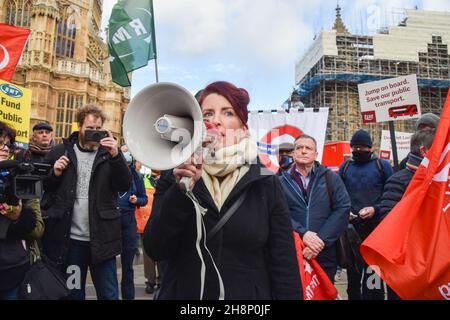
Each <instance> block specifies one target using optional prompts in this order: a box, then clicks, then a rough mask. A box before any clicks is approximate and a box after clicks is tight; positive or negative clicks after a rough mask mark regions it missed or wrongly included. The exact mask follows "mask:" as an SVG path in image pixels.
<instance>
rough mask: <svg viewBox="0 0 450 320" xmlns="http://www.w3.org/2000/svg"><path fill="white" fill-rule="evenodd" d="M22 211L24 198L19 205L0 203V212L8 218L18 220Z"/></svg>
mask: <svg viewBox="0 0 450 320" xmlns="http://www.w3.org/2000/svg"><path fill="white" fill-rule="evenodd" d="M21 212H22V200H19V204H18V205H17V206H12V205H8V204H6V203H2V204H1V205H0V214H1V215H2V216H4V217H5V218H6V219H8V220H11V221H16V220H17V219H19V217H20V213H21Z"/></svg>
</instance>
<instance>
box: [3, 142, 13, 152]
mask: <svg viewBox="0 0 450 320" xmlns="http://www.w3.org/2000/svg"><path fill="white" fill-rule="evenodd" d="M12 149H13V147H12V145H11V144H8V143H5V142H4V141H0V151H12Z"/></svg>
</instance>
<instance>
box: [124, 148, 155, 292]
mask: <svg viewBox="0 0 450 320" xmlns="http://www.w3.org/2000/svg"><path fill="white" fill-rule="evenodd" d="M120 149H121V150H122V152H123V156H124V157H125V161H126V162H127V164H128V166H129V168H130V171H131V176H132V179H131V188H130V190H128V191H127V192H123V193H119V197H118V206H119V208H120V212H121V213H122V253H121V255H120V259H121V264H122V281H121V283H120V287H121V292H122V299H123V300H134V297H135V290H134V270H133V260H134V256H135V254H136V250H137V249H138V243H139V240H138V233H137V225H136V216H135V209H136V208H137V207H143V206H145V205H146V204H147V201H148V197H147V193H146V192H145V186H144V178H143V176H142V175H141V174H140V173H139V172H137V171H136V168H135V166H134V164H133V158H132V156H131V153H130V152H129V151H128V148H127V146H122V147H121V148H120Z"/></svg>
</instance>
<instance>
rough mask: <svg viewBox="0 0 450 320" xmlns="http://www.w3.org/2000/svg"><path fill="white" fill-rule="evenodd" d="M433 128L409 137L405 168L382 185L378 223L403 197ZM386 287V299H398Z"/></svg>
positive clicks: (432, 135)
mask: <svg viewBox="0 0 450 320" xmlns="http://www.w3.org/2000/svg"><path fill="white" fill-rule="evenodd" d="M435 132H436V131H435V130H434V129H423V130H419V131H418V132H416V133H415V134H414V135H413V136H412V137H411V152H410V154H409V157H408V161H407V163H406V168H405V169H403V170H400V171H398V172H397V173H395V174H394V175H393V176H391V177H390V178H389V179H388V180H387V182H386V185H385V186H384V192H383V196H382V197H381V201H380V204H379V205H377V206H375V211H376V215H375V219H376V220H377V221H378V223H380V222H381V221H383V219H384V218H386V216H387V215H388V214H389V212H391V211H392V209H394V207H395V206H396V205H397V203H398V202H400V200H401V199H402V197H403V194H404V193H405V192H406V189H407V188H408V186H409V183H410V182H411V180H412V178H413V177H414V174H415V173H416V171H417V169H418V167H419V166H420V163H421V162H422V160H423V158H424V157H425V155H426V154H427V152H428V150H429V149H430V148H431V146H432V144H433V139H434V134H435ZM387 288H388V300H399V299H400V298H399V297H398V296H397V295H396V294H395V292H394V291H392V289H391V288H389V286H388V287H387Z"/></svg>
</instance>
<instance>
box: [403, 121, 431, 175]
mask: <svg viewBox="0 0 450 320" xmlns="http://www.w3.org/2000/svg"><path fill="white" fill-rule="evenodd" d="M439 120H440V118H439V117H438V116H437V115H435V114H434V113H425V114H423V115H422V116H421V117H420V118H419V119H418V120H417V122H416V132H417V131H419V130H423V129H437V127H438V125H439ZM409 155H410V154H408V156H407V157H406V158H405V159H403V160H402V162H400V164H399V170H403V169H406V163H407V162H408V160H409Z"/></svg>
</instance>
